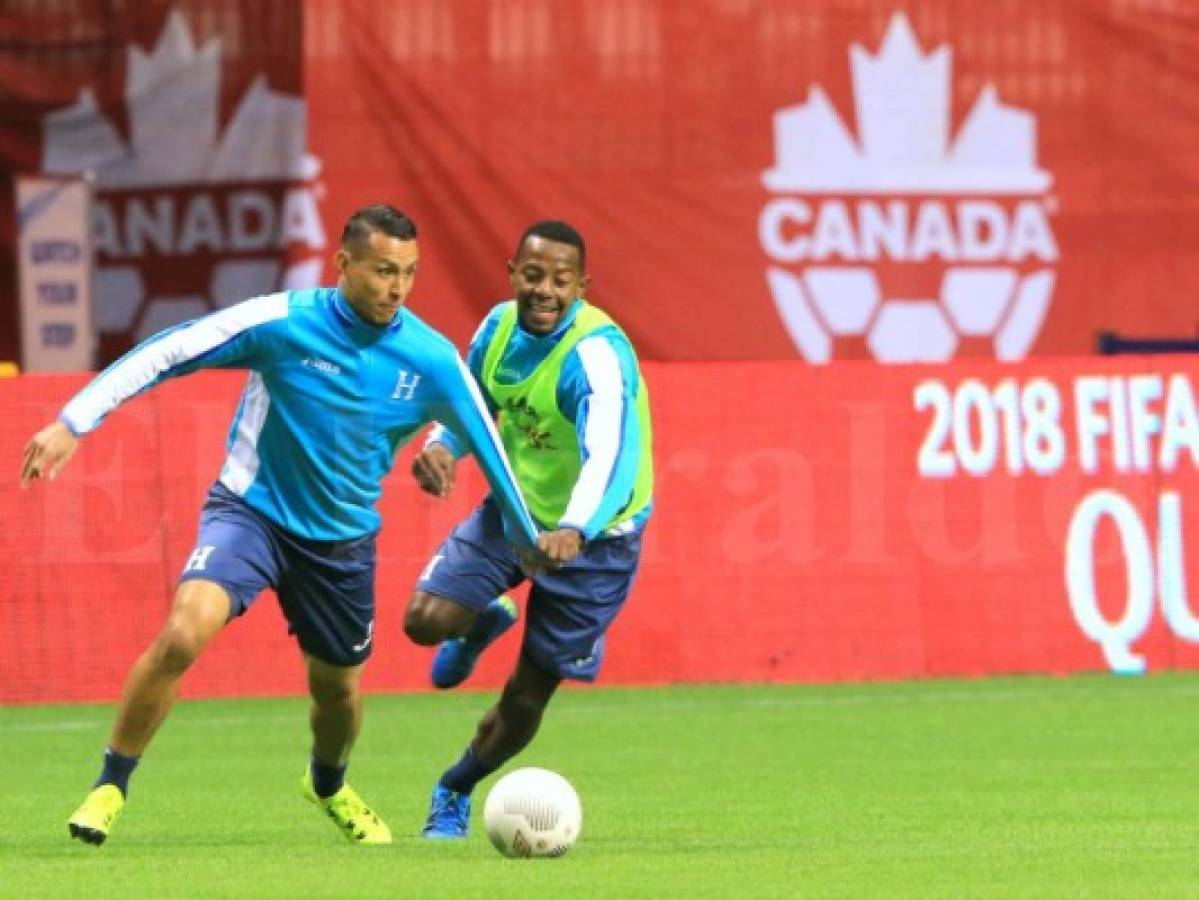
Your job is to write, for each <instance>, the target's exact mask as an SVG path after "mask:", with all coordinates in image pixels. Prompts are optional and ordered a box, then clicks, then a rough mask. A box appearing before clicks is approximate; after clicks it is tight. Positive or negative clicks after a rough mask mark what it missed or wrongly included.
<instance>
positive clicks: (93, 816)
mask: <svg viewBox="0 0 1199 900" xmlns="http://www.w3.org/2000/svg"><path fill="white" fill-rule="evenodd" d="M124 808H125V795H124V794H122V793H121V789H120V788H119V787H117V786H116V785H115V784H102V785H100V786H99V787H98V788H95V789H94V790H92V792H91V793H90V794H88V795H87V796H86V797H84V798H83V803H81V804H80V805H79V809H77V810H75V814H74V815H73V816H71V818H70V819H69V820H68V821H67V828H69V829H70V831H71V837H73V838H79V840H81V841H85V842H87V843H89V844H95V845H96V846H97V847H98V846H100V845H101V844H103V843H104V840H105V839H106V838H107V837H108V833H109V832H110V831H112V826H113V824H114V823H115V822H116V821H117V816H119V815H120V814H121V810H122V809H124Z"/></svg>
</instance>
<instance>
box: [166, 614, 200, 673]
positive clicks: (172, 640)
mask: <svg viewBox="0 0 1199 900" xmlns="http://www.w3.org/2000/svg"><path fill="white" fill-rule="evenodd" d="M203 648H204V639H203V637H202V636H201V635H200V633H199V630H198V629H197V628H195V627H194V626H193V625H192V624H191V623H190V622H187V621H185V620H182V619H179V618H175V617H172V618H170V619H168V620H167V623H166V625H165V626H163V629H162V631H161V632H159V634H158V639H157V640H156V641H155V643H154V651H155V653H154V656H155V662H156V663H157V665H158V668H160V669H161V670H163V671H165V672H176V673H178V672H183V671H185V670H186V669H187V667H188V666H190V665H191V664H192V663H193V662H195V660H196V657H197V656H199V655H200V651H201V650H202V649H203Z"/></svg>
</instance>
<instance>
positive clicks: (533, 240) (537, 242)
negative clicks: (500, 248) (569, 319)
mask: <svg viewBox="0 0 1199 900" xmlns="http://www.w3.org/2000/svg"><path fill="white" fill-rule="evenodd" d="M508 275H509V277H510V278H511V279H512V295H513V296H514V297H515V298H516V311H517V314H518V315H519V316H520V324H521V327H522V328H524V329H525V331H528V332H531V333H533V334H549V333H550V332H551V331H553V330H554V329H555V328H557V327H558V323H559V322H561V321H562V317H563V316H565V315H566V312H567V310H569V309H570V305H571V304H572V303H573V302H574V300H575V298H576V297H582V296H583V295H584V293H585V292H586V290H587V276H586V275H584V274H583V271H582V269H581V268H580V266H579V251H578V249H577V248H575V247H572V246H571V245H570V244H561V243H559V242H557V241H550V240H546V239H545V238H541V237H536V236H533V237H529V238H526V239H525V242H524V244H522V245H521V248H520V252H519V253H517V255H516V259H514V260H512V261H511V262H509V263H508Z"/></svg>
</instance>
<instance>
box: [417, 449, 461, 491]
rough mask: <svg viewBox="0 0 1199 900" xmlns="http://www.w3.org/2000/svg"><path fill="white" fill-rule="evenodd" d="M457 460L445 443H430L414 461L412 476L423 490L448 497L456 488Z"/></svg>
mask: <svg viewBox="0 0 1199 900" xmlns="http://www.w3.org/2000/svg"><path fill="white" fill-rule="evenodd" d="M456 465H457V460H455V459H454V454H453V453H451V452H450V451H449V449H448V448H447V447H446V446H445V445H444V444H438V443H436V442H434V443H432V444H430V445H429V446H428V447H426V448H425V449H424V450H422V451H421V452H420V453H418V454H417V456H416V459H414V460H413V461H412V477H413V478H415V479H416V483H417V484H419V485H420V487H421V490H422V491H424V492H425V493H426V494H432V495H433V496H434V497H448V496H449V495H450V491H452V490H453V489H454V468H455V466H456Z"/></svg>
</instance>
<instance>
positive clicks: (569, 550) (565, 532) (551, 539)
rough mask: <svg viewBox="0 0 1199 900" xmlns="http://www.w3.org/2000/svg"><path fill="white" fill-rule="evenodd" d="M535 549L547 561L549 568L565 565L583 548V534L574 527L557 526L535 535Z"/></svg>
mask: <svg viewBox="0 0 1199 900" xmlns="http://www.w3.org/2000/svg"><path fill="white" fill-rule="evenodd" d="M537 549H538V550H540V551H541V552H542V553H543V554H544V555H545V558H546V559H547V560H548V561H549V565H550V567H551V568H555V569H556V568H558V566H562V565H565V564H566V563H568V562H570V561H571V560H572V559H574V558H575V557H576V556H578V555H579V553H580V552H582V550H583V535H582V534H580V533H579V531H578V529H575V528H558V529H556V530H554V531H545V532H542V533H541V534H539V535H537Z"/></svg>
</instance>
